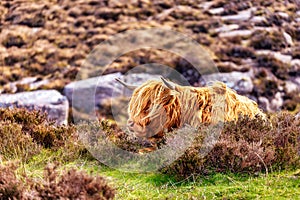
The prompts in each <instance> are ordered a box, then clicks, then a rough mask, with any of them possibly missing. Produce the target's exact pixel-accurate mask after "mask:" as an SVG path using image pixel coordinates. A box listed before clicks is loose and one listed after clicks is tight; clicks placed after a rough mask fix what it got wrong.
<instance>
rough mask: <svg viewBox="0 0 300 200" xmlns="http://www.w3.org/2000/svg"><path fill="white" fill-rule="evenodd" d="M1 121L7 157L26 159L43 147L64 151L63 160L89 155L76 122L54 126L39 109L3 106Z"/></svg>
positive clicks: (0, 143)
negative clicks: (77, 131) (73, 124)
mask: <svg viewBox="0 0 300 200" xmlns="http://www.w3.org/2000/svg"><path fill="white" fill-rule="evenodd" d="M0 125H1V126H0V136H1V138H2V139H1V140H0V150H1V151H0V152H1V154H2V156H3V158H4V159H12V158H19V159H22V160H23V161H26V160H28V159H29V158H30V157H31V156H33V155H35V154H36V153H38V152H39V151H40V150H41V149H42V148H48V149H52V150H55V151H57V152H58V153H59V152H61V153H60V155H59V157H60V160H65V161H67V160H74V159H76V158H78V157H79V156H81V155H84V156H86V155H88V152H87V150H86V149H85V147H84V146H83V144H82V143H81V142H80V141H79V140H78V135H77V133H76V130H75V127H74V126H72V125H70V126H55V125H54V123H53V122H49V121H48V120H47V116H46V115H45V114H43V113H40V112H39V111H35V110H34V111H27V110H26V109H20V108H18V109H0Z"/></svg>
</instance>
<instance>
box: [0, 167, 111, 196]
mask: <svg viewBox="0 0 300 200" xmlns="http://www.w3.org/2000/svg"><path fill="white" fill-rule="evenodd" d="M57 167H58V166H57V165H48V166H47V167H46V168H45V169H44V177H43V179H41V180H39V179H37V180H36V179H31V178H28V177H27V176H26V174H22V175H21V177H20V179H22V180H20V179H18V177H17V176H16V170H17V168H18V166H17V165H16V164H14V163H9V164H6V165H0V199H1V200H2V199H25V200H27V199H28V200H29V199H37V200H41V199H46V200H50V199H80V200H87V199H90V200H92V199H97V200H108V199H113V198H114V196H115V190H114V189H113V188H111V187H110V186H109V185H107V183H106V181H105V179H104V178H102V177H100V176H91V175H88V174H86V173H85V172H81V171H77V170H75V169H70V170H68V171H67V170H63V171H62V172H61V175H60V173H59V172H58V170H57Z"/></svg>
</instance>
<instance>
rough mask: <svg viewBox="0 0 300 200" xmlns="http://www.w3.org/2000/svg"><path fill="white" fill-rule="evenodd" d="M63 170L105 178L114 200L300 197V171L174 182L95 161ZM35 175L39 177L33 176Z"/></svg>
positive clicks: (217, 175) (222, 175)
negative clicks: (114, 190) (112, 167)
mask: <svg viewBox="0 0 300 200" xmlns="http://www.w3.org/2000/svg"><path fill="white" fill-rule="evenodd" d="M33 166H34V165H33V163H28V165H27V170H29V171H32V173H33V174H35V175H37V174H38V173H39V174H40V175H39V176H41V173H42V168H41V169H37V168H36V167H33ZM64 167H66V168H77V169H80V170H84V171H86V172H88V173H89V174H94V175H100V176H103V177H105V178H106V179H107V180H108V182H109V184H110V185H111V186H113V187H114V188H116V190H117V193H116V199H125V200H126V199H128V200H129V199H254V198H261V199H297V198H299V197H300V190H299V188H300V169H298V170H293V171H280V172H271V173H269V174H263V173H262V174H257V175H256V176H249V175H245V174H235V173H214V174H210V175H207V176H198V177H196V176H195V177H189V179H185V180H181V181H176V179H175V178H174V177H172V176H168V175H165V174H161V173H159V172H152V173H126V172H121V171H118V170H115V169H111V168H109V167H106V166H104V165H102V164H100V163H98V162H97V161H87V160H82V159H81V160H80V159H78V160H76V161H74V162H72V163H67V164H66V165H65V166H64ZM36 172H38V173H36Z"/></svg>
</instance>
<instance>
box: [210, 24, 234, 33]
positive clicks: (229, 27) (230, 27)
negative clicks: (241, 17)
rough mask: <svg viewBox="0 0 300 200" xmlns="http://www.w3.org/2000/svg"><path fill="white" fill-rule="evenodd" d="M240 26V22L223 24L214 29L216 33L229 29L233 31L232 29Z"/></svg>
mask: <svg viewBox="0 0 300 200" xmlns="http://www.w3.org/2000/svg"><path fill="white" fill-rule="evenodd" d="M238 28H239V25H238V24H229V25H223V26H221V27H219V28H216V29H215V30H214V32H216V33H220V32H229V31H232V30H236V29H238Z"/></svg>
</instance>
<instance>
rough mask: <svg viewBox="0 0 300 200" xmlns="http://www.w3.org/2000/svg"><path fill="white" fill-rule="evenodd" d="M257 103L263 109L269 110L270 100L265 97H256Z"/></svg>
mask: <svg viewBox="0 0 300 200" xmlns="http://www.w3.org/2000/svg"><path fill="white" fill-rule="evenodd" d="M258 104H259V105H260V107H261V108H262V109H263V110H264V111H268V112H270V111H271V108H270V101H269V100H268V99H267V98H266V97H258Z"/></svg>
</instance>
